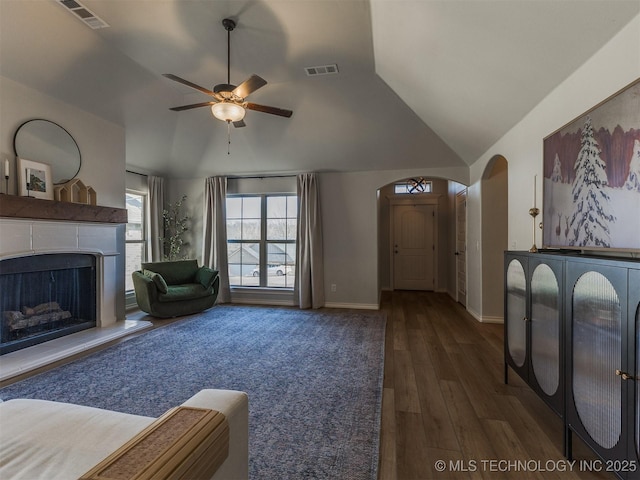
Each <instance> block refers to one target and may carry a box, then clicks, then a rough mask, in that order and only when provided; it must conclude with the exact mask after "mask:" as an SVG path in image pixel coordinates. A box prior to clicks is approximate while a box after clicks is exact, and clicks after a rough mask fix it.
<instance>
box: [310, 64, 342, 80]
mask: <svg viewBox="0 0 640 480" xmlns="http://www.w3.org/2000/svg"><path fill="white" fill-rule="evenodd" d="M304 71H305V72H307V75H308V76H310V77H315V76H317V75H335V74H337V73H338V65H336V64H335V63H334V64H333V65H320V66H318V67H304Z"/></svg>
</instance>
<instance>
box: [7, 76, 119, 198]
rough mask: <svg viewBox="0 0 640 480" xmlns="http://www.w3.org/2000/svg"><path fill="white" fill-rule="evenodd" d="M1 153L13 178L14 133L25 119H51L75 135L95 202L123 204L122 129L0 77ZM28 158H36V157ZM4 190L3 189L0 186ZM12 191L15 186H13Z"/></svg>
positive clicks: (83, 175)
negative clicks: (0, 106)
mask: <svg viewBox="0 0 640 480" xmlns="http://www.w3.org/2000/svg"><path fill="white" fill-rule="evenodd" d="M0 105H2V108H1V109H0V155H2V157H1V158H2V160H3V161H4V159H5V158H9V160H10V162H11V163H12V164H13V165H12V169H11V170H12V176H13V179H12V180H11V181H12V182H13V181H14V180H15V175H14V172H15V163H14V161H15V156H14V153H13V135H14V133H15V131H16V129H17V128H18V127H19V126H20V125H21V124H22V123H23V122H25V121H27V120H30V119H33V118H43V119H46V120H51V121H52V122H55V123H57V124H59V125H61V126H62V127H64V128H65V129H66V130H67V131H68V132H69V133H70V134H71V136H73V138H74V139H75V141H76V143H77V144H78V147H79V148H80V154H81V156H82V166H81V168H80V172H79V173H78V178H80V179H81V180H82V181H83V182H84V184H85V185H89V186H91V187H93V188H94V189H95V191H96V193H97V197H98V205H103V206H108V207H119V208H123V207H124V205H125V198H124V192H125V131H124V128H123V127H121V126H119V125H116V124H114V123H111V122H108V121H106V120H103V119H101V118H99V117H97V116H95V115H93V114H91V113H88V112H85V111H83V110H80V109H78V108H76V107H73V106H71V105H69V104H66V103H63V102H60V101H59V100H56V99H54V98H53V97H50V96H48V95H45V94H44V93H42V92H39V91H37V90H33V89H31V88H28V87H25V86H23V85H21V84H19V83H16V82H14V81H13V80H9V79H8V78H6V77H0ZM29 160H34V161H38V159H37V158H30V159H29ZM2 191H4V190H2ZM13 191H14V192H15V190H13Z"/></svg>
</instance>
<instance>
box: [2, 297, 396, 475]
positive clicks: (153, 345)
mask: <svg viewBox="0 0 640 480" xmlns="http://www.w3.org/2000/svg"><path fill="white" fill-rule="evenodd" d="M384 332H385V317H384V315H383V314H380V313H378V312H346V313H345V312H335V311H327V310H321V311H307V310H304V311H303V310H298V309H288V308H264V307H238V306H226V305H223V306H216V307H214V308H212V309H210V310H208V311H206V312H204V313H202V314H199V315H193V316H191V317H188V318H187V319H185V320H183V321H180V322H177V323H173V324H170V325H167V326H165V327H162V328H159V329H156V330H153V331H151V332H149V333H146V334H143V335H141V336H139V337H135V338H132V339H130V340H127V341H125V342H123V343H121V344H119V345H116V346H113V347H110V348H108V349H105V350H103V351H100V352H98V353H96V354H93V355H91V356H88V357H86V358H83V359H80V360H78V361H75V362H73V363H70V364H67V365H64V366H61V367H59V368H56V369H54V370H51V371H49V372H45V373H43V374H40V375H37V376H34V377H31V378H28V379H26V380H24V381H22V382H18V383H16V384H13V385H10V386H8V387H5V388H3V389H1V390H0V398H1V399H3V400H8V399H10V398H18V397H21V398H40V399H45V400H55V401H60V402H69V403H76V404H81V405H89V406H93V407H99V408H105V409H110V410H116V411H121V412H127V413H133V414H138V415H146V416H152V417H157V416H160V415H161V414H162V413H164V412H165V411H166V410H168V409H169V408H171V407H173V406H176V405H179V404H180V403H182V402H183V401H185V400H186V399H187V398H189V397H191V396H192V395H193V394H195V393H196V392H198V391H199V390H201V389H203V388H222V389H232V390H242V391H245V392H247V393H248V395H249V424H250V432H249V451H250V461H249V470H250V475H251V478H252V479H254V480H264V479H269V480H271V479H290V480H297V479H340V480H343V479H354V480H356V479H358V480H359V479H363V480H364V479H366V480H373V479H376V477H377V469H378V448H379V435H380V416H381V402H382V379H383V362H384Z"/></svg>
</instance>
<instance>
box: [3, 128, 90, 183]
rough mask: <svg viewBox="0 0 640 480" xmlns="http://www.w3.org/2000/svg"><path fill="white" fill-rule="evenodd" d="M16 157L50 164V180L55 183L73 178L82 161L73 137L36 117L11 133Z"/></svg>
mask: <svg viewBox="0 0 640 480" xmlns="http://www.w3.org/2000/svg"><path fill="white" fill-rule="evenodd" d="M13 150H14V152H15V154H16V156H17V157H20V158H23V159H26V160H32V161H34V162H42V163H46V164H48V165H50V166H51V176H52V177H53V183H54V184H56V185H59V184H61V183H65V182H68V181H69V180H71V179H72V178H74V177H75V176H76V175H77V174H78V172H79V171H80V164H81V162H82V160H81V157H80V149H79V148H78V144H77V143H76V141H75V140H74V139H73V137H72V136H71V135H70V134H69V132H67V131H66V130H65V129H64V128H62V127H61V126H60V125H58V124H57V123H54V122H51V121H49V120H42V119H40V118H37V119H34V120H28V121H26V122H24V123H23V124H22V125H20V126H19V127H18V129H17V130H16V133H15V135H14V136H13Z"/></svg>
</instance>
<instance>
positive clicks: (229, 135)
mask: <svg viewBox="0 0 640 480" xmlns="http://www.w3.org/2000/svg"><path fill="white" fill-rule="evenodd" d="M227 155H231V121H229V120H227Z"/></svg>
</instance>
